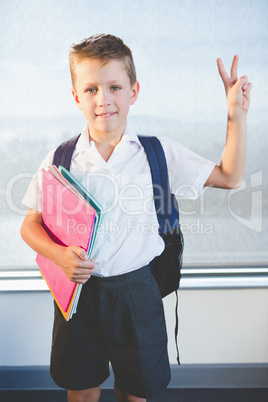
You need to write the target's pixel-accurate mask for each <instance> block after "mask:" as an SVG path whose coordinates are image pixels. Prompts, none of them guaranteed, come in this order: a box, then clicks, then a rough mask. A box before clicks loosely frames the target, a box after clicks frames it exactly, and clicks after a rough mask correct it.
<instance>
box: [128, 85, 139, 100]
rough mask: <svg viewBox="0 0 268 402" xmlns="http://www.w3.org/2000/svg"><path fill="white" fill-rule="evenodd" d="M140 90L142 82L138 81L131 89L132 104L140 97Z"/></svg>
mask: <svg viewBox="0 0 268 402" xmlns="http://www.w3.org/2000/svg"><path fill="white" fill-rule="evenodd" d="M139 90H140V84H139V81H136V82H135V84H134V85H133V87H132V90H131V97H130V104H131V105H134V103H135V102H136V100H137V99H138V95H139Z"/></svg>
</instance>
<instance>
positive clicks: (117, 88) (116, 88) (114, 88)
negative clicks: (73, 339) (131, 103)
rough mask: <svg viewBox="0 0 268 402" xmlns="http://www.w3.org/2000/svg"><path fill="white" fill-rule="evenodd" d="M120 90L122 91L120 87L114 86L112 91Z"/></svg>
mask: <svg viewBox="0 0 268 402" xmlns="http://www.w3.org/2000/svg"><path fill="white" fill-rule="evenodd" d="M119 89H120V87H119V86H118V85H113V86H112V87H111V90H112V91H119Z"/></svg>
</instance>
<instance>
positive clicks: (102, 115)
mask: <svg viewBox="0 0 268 402" xmlns="http://www.w3.org/2000/svg"><path fill="white" fill-rule="evenodd" d="M115 114H116V112H111V113H103V114H96V116H97V117H103V118H105V117H106V118H107V117H111V116H114V115H115Z"/></svg>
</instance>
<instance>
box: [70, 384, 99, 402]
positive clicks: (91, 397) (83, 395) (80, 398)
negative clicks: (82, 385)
mask: <svg viewBox="0 0 268 402" xmlns="http://www.w3.org/2000/svg"><path fill="white" fill-rule="evenodd" d="M100 394H101V389H100V387H96V388H90V389H85V390H82V391H68V402H99V399H100Z"/></svg>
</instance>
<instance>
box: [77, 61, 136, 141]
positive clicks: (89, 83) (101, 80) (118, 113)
mask: <svg viewBox="0 0 268 402" xmlns="http://www.w3.org/2000/svg"><path fill="white" fill-rule="evenodd" d="M75 76H76V79H75V84H74V87H73V88H72V93H73V96H74V99H75V102H76V103H77V106H78V107H79V109H80V110H82V111H83V113H84V116H85V117H86V119H87V122H88V126H89V130H90V133H91V134H92V135H93V133H94V134H95V135H103V134H105V135H106V134H108V133H113V136H121V135H122V133H123V131H124V129H125V125H126V120H127V115H128V111H129V107H130V105H133V104H134V103H135V101H136V99H137V97H138V92H139V83H138V82H136V83H135V84H134V85H133V86H132V85H131V84H130V79H129V77H128V74H127V72H126V69H125V68H124V65H123V64H122V62H121V61H119V60H112V61H110V62H109V63H107V64H105V65H102V64H101V62H100V60H96V59H84V60H82V61H81V62H80V63H79V64H78V65H77V66H76V69H75Z"/></svg>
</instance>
